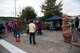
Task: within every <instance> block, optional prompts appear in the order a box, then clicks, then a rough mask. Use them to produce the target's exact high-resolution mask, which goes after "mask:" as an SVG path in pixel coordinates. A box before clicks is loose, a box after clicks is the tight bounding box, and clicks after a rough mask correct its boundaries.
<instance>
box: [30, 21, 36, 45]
mask: <svg viewBox="0 0 80 53" xmlns="http://www.w3.org/2000/svg"><path fill="white" fill-rule="evenodd" d="M35 31H36V25H35V24H34V23H33V20H32V21H31V23H30V24H29V33H30V37H29V41H30V44H32V39H33V44H36V42H35Z"/></svg>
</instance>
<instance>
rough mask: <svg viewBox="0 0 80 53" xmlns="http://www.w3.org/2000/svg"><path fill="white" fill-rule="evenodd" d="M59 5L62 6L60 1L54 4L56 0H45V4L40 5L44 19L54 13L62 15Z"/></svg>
mask: <svg viewBox="0 0 80 53" xmlns="http://www.w3.org/2000/svg"><path fill="white" fill-rule="evenodd" d="M61 6H62V4H61V2H60V3H59V4H56V0H46V1H45V4H43V5H42V6H41V8H42V13H44V17H45V18H46V19H47V18H49V17H52V16H54V15H58V16H61V15H62V13H61V10H62V8H61Z"/></svg>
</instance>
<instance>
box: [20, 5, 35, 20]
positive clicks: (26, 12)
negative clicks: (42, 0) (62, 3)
mask: <svg viewBox="0 0 80 53" xmlns="http://www.w3.org/2000/svg"><path fill="white" fill-rule="evenodd" d="M20 18H21V19H22V20H23V19H26V20H30V19H35V18H36V13H35V10H34V9H33V8H32V7H30V6H27V7H26V8H25V9H23V10H22V13H21V16H20Z"/></svg>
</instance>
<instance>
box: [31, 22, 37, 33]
mask: <svg viewBox="0 0 80 53" xmlns="http://www.w3.org/2000/svg"><path fill="white" fill-rule="evenodd" d="M35 28H36V25H35V24H34V23H30V24H29V32H32V33H34V32H35Z"/></svg>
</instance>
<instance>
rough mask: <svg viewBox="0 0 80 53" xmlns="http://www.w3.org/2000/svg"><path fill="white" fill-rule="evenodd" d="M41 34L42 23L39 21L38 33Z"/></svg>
mask: <svg viewBox="0 0 80 53" xmlns="http://www.w3.org/2000/svg"><path fill="white" fill-rule="evenodd" d="M41 34H42V23H41V22H39V23H38V35H41Z"/></svg>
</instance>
